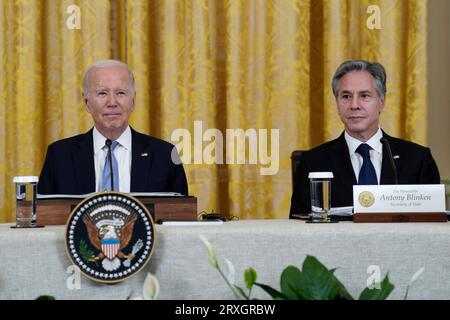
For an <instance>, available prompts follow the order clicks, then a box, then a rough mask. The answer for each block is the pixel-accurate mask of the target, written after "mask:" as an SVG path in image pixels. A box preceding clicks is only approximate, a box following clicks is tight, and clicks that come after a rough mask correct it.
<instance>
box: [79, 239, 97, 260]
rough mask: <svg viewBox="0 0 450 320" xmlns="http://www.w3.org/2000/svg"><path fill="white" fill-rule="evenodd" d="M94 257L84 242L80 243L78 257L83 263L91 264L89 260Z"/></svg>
mask: <svg viewBox="0 0 450 320" xmlns="http://www.w3.org/2000/svg"><path fill="white" fill-rule="evenodd" d="M93 255H94V251H92V250H90V249H89V247H88V245H87V243H86V241H84V240H81V241H80V256H81V259H82V260H83V261H84V263H86V264H89V263H92V261H90V260H89V259H90V258H91V257H92V256H93Z"/></svg>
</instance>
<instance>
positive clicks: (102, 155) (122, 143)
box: [92, 126, 131, 193]
mask: <svg viewBox="0 0 450 320" xmlns="http://www.w3.org/2000/svg"><path fill="white" fill-rule="evenodd" d="M92 135H93V139H94V164H95V191H97V192H99V191H103V190H101V189H102V185H103V170H104V167H105V162H106V156H107V155H108V147H107V146H106V145H105V141H106V138H105V137H104V136H103V135H102V134H101V133H100V132H99V131H98V130H97V128H95V127H94V130H93V131H92ZM116 141H117V142H118V145H117V146H116V147H115V148H114V151H113V153H114V156H115V157H116V160H117V164H118V168H119V191H120V192H125V193H129V192H130V181H131V129H130V127H129V126H128V127H127V129H126V130H125V131H124V132H123V133H122V135H121V136H120V137H119V138H118V139H117V140H116Z"/></svg>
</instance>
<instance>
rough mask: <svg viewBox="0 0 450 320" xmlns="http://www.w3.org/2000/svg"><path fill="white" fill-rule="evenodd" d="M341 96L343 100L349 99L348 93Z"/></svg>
mask: <svg viewBox="0 0 450 320" xmlns="http://www.w3.org/2000/svg"><path fill="white" fill-rule="evenodd" d="M341 98H342V99H344V100H348V99H350V95H349V94H344V95H342V97H341Z"/></svg>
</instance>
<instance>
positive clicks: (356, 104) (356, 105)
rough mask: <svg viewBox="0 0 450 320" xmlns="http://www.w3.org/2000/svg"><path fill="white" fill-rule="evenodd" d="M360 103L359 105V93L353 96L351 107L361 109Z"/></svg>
mask: <svg viewBox="0 0 450 320" xmlns="http://www.w3.org/2000/svg"><path fill="white" fill-rule="evenodd" d="M359 108H360V105H359V98H358V96H357V95H354V96H353V97H352V100H351V101H350V109H359Z"/></svg>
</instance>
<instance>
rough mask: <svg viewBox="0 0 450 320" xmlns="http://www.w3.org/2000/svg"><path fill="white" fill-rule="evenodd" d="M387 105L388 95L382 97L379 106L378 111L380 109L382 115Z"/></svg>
mask: <svg viewBox="0 0 450 320" xmlns="http://www.w3.org/2000/svg"><path fill="white" fill-rule="evenodd" d="M385 104H386V94H385V95H384V96H382V97H380V102H379V105H378V109H379V111H380V113H381V112H382V111H383V110H384V106H385Z"/></svg>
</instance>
